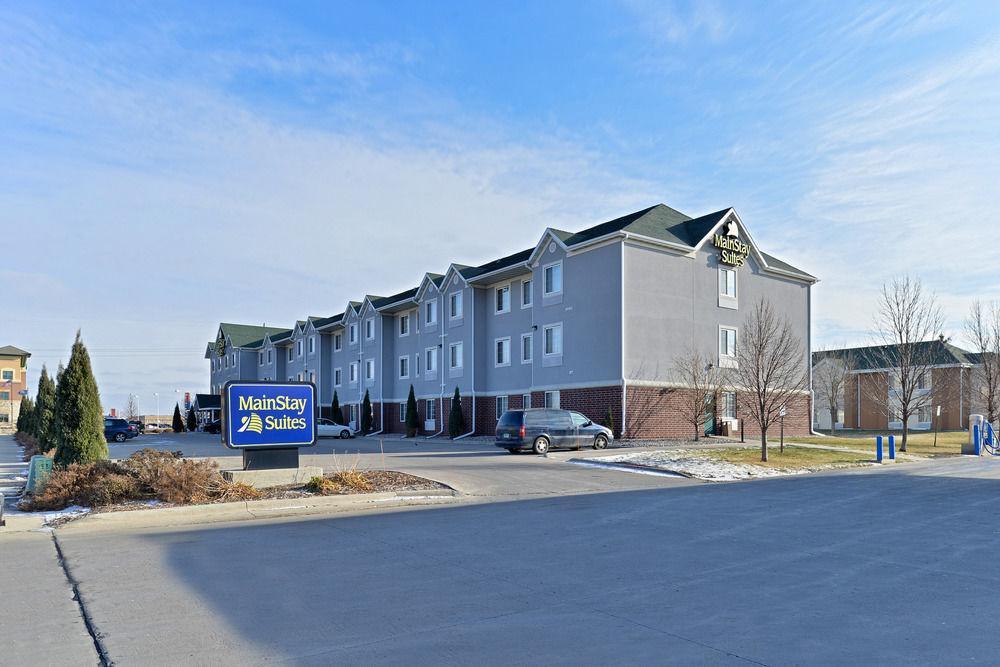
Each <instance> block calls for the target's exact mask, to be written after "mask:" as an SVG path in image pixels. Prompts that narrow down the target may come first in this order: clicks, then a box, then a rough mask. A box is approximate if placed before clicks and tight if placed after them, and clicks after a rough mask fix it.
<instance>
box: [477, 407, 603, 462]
mask: <svg viewBox="0 0 1000 667" xmlns="http://www.w3.org/2000/svg"><path fill="white" fill-rule="evenodd" d="M612 440H614V435H613V434H612V433H611V429H609V428H605V427H604V426H601V425H600V424H595V423H594V422H593V421H591V420H590V419H587V418H586V417H584V416H583V415H581V414H580V413H579V412H570V411H569V410H552V409H548V408H529V409H527V410H508V411H507V412H505V413H503V415H501V416H500V421H499V422H497V434H496V446H497V447H503V448H504V449H506V450H507V451H509V452H510V453H511V454H516V453H517V452H519V451H521V450H522V449H530V450H532V451H533V452H535V453H536V454H544V453H545V452H547V451H549V449H551V448H553V447H567V448H570V449H580V448H581V447H593V448H594V449H604V448H605V447H607V446H608V443H610V442H611V441H612Z"/></svg>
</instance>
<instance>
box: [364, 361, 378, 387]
mask: <svg viewBox="0 0 1000 667" xmlns="http://www.w3.org/2000/svg"><path fill="white" fill-rule="evenodd" d="M369 368H370V369H372V372H371V375H369V374H368V369H369ZM375 372H376V371H375V359H374V357H373V358H370V359H365V382H374V381H375Z"/></svg>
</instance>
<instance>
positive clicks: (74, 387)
mask: <svg viewBox="0 0 1000 667" xmlns="http://www.w3.org/2000/svg"><path fill="white" fill-rule="evenodd" d="M53 425H54V429H53V430H54V431H55V434H56V438H55V445H56V454H55V463H56V464H57V465H59V466H61V467H64V466H68V465H70V464H73V463H90V462H92V461H98V460H102V459H106V458H108V443H107V440H105V439H104V416H103V414H102V411H101V397H100V394H99V393H98V391H97V381H96V380H95V379H94V372H93V370H92V368H91V365H90V354H89V353H88V352H87V348H86V347H85V346H84V344H83V341H82V340H81V338H80V332H79V331H77V332H76V341H75V342H74V343H73V350H72V352H71V353H70V357H69V364H68V365H67V366H66V370H65V371H64V372H63V373H62V374H59V375H58V377H57V383H56V401H55V412H54V417H53ZM43 442H46V441H45V440H44V439H43Z"/></svg>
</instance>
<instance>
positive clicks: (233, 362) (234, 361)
mask: <svg viewBox="0 0 1000 667" xmlns="http://www.w3.org/2000/svg"><path fill="white" fill-rule="evenodd" d="M231 365H232V367H233V368H236V353H235V352H233V361H232V364H231Z"/></svg>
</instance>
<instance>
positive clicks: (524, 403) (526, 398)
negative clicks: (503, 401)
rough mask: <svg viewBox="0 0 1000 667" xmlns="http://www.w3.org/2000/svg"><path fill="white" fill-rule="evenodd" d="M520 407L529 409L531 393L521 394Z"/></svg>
mask: <svg viewBox="0 0 1000 667" xmlns="http://www.w3.org/2000/svg"><path fill="white" fill-rule="evenodd" d="M521 409H522V410H529V409H531V394H521Z"/></svg>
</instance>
